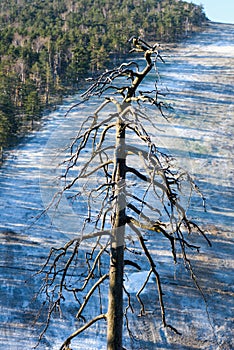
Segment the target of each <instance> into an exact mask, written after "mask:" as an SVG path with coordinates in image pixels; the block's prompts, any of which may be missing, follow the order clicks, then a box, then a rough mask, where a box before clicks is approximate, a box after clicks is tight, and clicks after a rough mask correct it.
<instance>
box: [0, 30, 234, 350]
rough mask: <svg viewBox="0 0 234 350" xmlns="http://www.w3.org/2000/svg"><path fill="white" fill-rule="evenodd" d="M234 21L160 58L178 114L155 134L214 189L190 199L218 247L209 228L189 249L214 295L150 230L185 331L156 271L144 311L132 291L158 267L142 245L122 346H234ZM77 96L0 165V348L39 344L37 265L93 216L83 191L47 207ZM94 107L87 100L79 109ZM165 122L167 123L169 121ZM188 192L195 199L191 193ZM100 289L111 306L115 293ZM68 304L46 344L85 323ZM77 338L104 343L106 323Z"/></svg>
mask: <svg viewBox="0 0 234 350" xmlns="http://www.w3.org/2000/svg"><path fill="white" fill-rule="evenodd" d="M233 32H234V26H233V25H228V26H227V25H222V24H211V27H210V28H208V29H206V31H205V32H203V33H202V34H197V36H195V37H194V38H191V39H188V40H187V42H185V43H182V44H179V45H178V46H177V47H175V48H173V49H171V51H170V57H168V63H167V64H166V65H165V66H163V65H162V66H160V69H161V68H162V73H161V75H162V77H161V81H162V82H163V84H162V89H165V86H168V88H169V90H170V94H168V96H167V99H168V101H169V102H170V103H171V104H172V105H173V106H174V108H175V115H176V117H174V119H173V120H172V121H171V123H169V124H168V123H167V122H166V121H164V120H163V119H157V126H158V127H159V131H158V134H157V141H158V142H160V146H161V148H162V149H164V150H167V151H168V152H169V153H170V154H172V155H177V156H178V157H179V162H180V165H181V166H183V167H185V168H187V169H189V170H190V171H191V172H192V174H193V175H194V176H195V177H196V178H197V183H198V185H199V186H200V189H201V190H202V191H203V192H204V194H205V197H206V198H207V212H206V213H204V212H203V211H202V210H201V209H200V204H201V202H200V200H198V199H196V200H195V199H194V200H192V202H191V209H190V210H189V214H190V215H192V217H193V218H194V219H197V220H198V222H200V223H201V224H202V226H203V227H205V228H206V229H207V230H208V236H209V239H210V240H211V241H212V247H211V248H209V247H207V245H206V242H204V240H203V239H202V237H197V236H196V237H195V238H194V242H195V241H196V242H197V241H198V243H199V245H200V246H201V250H200V254H199V255H196V254H191V257H190V258H191V261H192V263H193V264H194V266H195V271H196V273H197V275H198V278H199V283H200V285H201V287H202V288H203V291H204V295H205V297H206V300H207V303H205V302H204V300H203V298H202V297H201V294H200V293H199V292H198V291H197V290H196V288H195V287H194V284H193V282H192V281H191V279H190V276H189V275H188V274H187V273H186V272H185V271H184V267H183V264H182V262H180V261H179V263H178V264H177V265H173V261H172V258H171V255H170V247H168V245H167V242H166V241H165V240H164V239H163V238H161V237H160V239H159V236H158V234H157V235H152V234H151V235H150V234H148V235H147V239H148V241H147V244H148V246H149V248H150V251H151V253H152V254H153V256H154V258H155V261H156V266H157V269H158V271H159V273H160V275H161V276H162V286H163V292H164V294H165V307H166V313H167V319H168V321H169V322H170V323H171V324H172V325H173V326H175V327H177V328H178V330H180V331H181V332H182V336H177V335H175V334H174V333H172V332H170V331H169V330H165V329H164V328H163V327H162V326H161V318H160V310H159V305H158V300H157V298H158V296H157V288H156V284H155V279H154V277H153V276H151V277H150V281H149V284H148V286H147V288H146V289H145V291H144V292H143V293H142V299H143V300H144V303H145V305H146V311H147V314H146V316H144V317H138V316H137V315H138V313H139V311H140V306H139V305H138V303H137V301H136V299H135V298H134V295H135V294H136V292H137V291H138V289H139V287H141V286H142V284H143V283H144V280H145V278H146V276H147V274H148V270H149V266H148V265H147V263H146V261H142V260H141V257H140V256H139V257H138V258H136V262H137V263H138V264H141V267H142V270H141V271H137V272H136V270H134V269H132V270H130V269H129V270H128V271H127V272H126V275H125V286H126V289H127V290H128V291H129V292H130V291H131V296H132V303H133V306H134V307H135V313H134V314H131V312H128V317H129V323H130V325H131V329H132V332H133V335H134V337H135V338H133V339H130V338H129V337H128V334H127V330H126V325H125V328H124V342H125V347H126V348H127V349H129V350H130V349H178V350H190V349H207V350H208V349H209V350H210V349H211V350H218V349H220V350H230V349H232V348H234V344H233V296H234V292H233V275H234V271H233V266H234V262H233V88H232V84H233V76H234V72H233V67H234V58H233V43H232V40H233ZM162 53H163V52H162ZM220 57H221V58H220ZM220 72H221V73H222V74H221V73H220ZM152 83H153V77H149V82H148V84H149V85H150V84H152ZM147 88H148V89H149V87H147ZM74 102H77V96H74V97H72V98H70V99H68V100H67V101H66V102H65V103H64V105H63V106H60V108H58V109H57V110H56V111H55V112H53V113H51V114H50V115H49V116H47V117H46V118H45V119H44V121H43V126H42V128H41V130H40V131H38V132H35V133H33V134H32V135H29V136H28V137H27V138H26V139H25V140H24V142H23V143H22V144H21V145H19V147H17V148H16V149H15V150H12V151H10V152H9V154H8V159H7V161H6V162H5V163H4V164H3V166H2V168H1V169H0V207H1V213H0V253H1V254H0V266H1V272H0V282H1V283H0V308H1V314H0V349H5V348H7V349H9V350H17V349H24V348H25V349H32V348H33V347H34V346H35V344H36V342H37V338H38V334H39V332H40V330H41V329H42V325H41V324H40V323H39V324H34V319H35V316H36V314H37V311H38V309H39V308H40V307H41V299H40V298H39V299H36V300H34V296H35V294H36V293H37V291H38V288H39V284H38V279H36V278H34V277H33V275H34V273H35V272H36V271H38V269H39V267H40V266H41V265H42V263H43V262H44V259H45V258H46V256H47V254H48V251H49V249H50V247H51V246H57V244H58V242H59V244H62V242H66V241H67V239H68V238H70V237H72V235H73V234H74V232H76V231H77V226H79V225H80V222H82V219H83V217H84V213H85V210H86V207H85V204H84V202H83V201H82V198H81V202H80V203H81V205H80V208H79V210H78V211H76V210H77V208H76V209H74V207H72V206H71V205H70V202H69V201H68V200H67V198H66V197H65V196H63V197H62V199H61V207H60V208H62V209H61V210H62V211H60V212H57V214H56V213H55V211H51V212H48V214H47V215H43V216H41V213H42V211H43V209H44V208H45V206H47V205H48V203H49V202H50V200H51V197H53V194H54V193H55V191H57V189H58V186H60V184H59V182H56V180H57V179H58V176H59V175H60V172H61V170H60V169H59V168H57V167H56V166H55V164H56V162H57V161H58V159H59V160H61V159H62V157H63V155H64V151H62V152H60V151H59V150H61V148H63V149H64V147H65V145H66V142H67V140H68V139H69V138H71V137H73V136H74V132H76V130H77V128H78V125H79V123H80V122H81V118H80V114H79V115H78V114H77V113H78V112H79V110H77V109H76V110H74V111H73V112H72V113H71V115H70V117H69V118H67V119H66V120H64V114H65V113H66V111H67V109H68V108H69V106H71V105H72V104H73V103H74ZM95 104H96V101H94V102H92V104H91V103H90V105H89V106H88V108H91V107H92V106H95ZM87 110H88V109H87ZM85 113H86V112H85V110H84V109H82V115H85ZM162 129H163V130H164V129H165V130H166V131H165V132H160V130H162ZM133 141H134V140H133ZM49 149H50V150H52V151H53V154H54V156H55V157H54V158H52V157H51V153H50V154H49V153H48V150H49ZM51 169H52V171H53V174H52V173H51ZM48 181H49V182H48ZM140 190H141V189H140V188H139V186H135V187H134V191H140ZM184 200H185V201H188V196H186V193H185V196H184ZM58 213H60V214H58ZM56 215H57V216H56ZM64 217H66V219H64ZM67 217H69V220H68V219H67ZM25 282H26V283H25ZM103 298H104V305H106V298H107V297H106V296H105V295H104V296H103ZM126 300H127V298H125V302H126ZM64 310H65V311H64V314H63V318H62V319H60V318H59V317H54V319H53V321H52V324H51V326H50V328H49V330H48V333H47V334H46V336H45V338H44V340H43V341H42V343H41V344H40V346H39V348H38V349H44V350H47V349H50V350H55V349H58V347H59V345H61V343H62V341H63V340H64V339H65V337H66V336H68V335H69V334H71V333H72V332H73V331H74V330H75V329H76V328H77V327H78V326H79V325H80V324H79V323H78V321H75V320H74V318H73V317H72V316H71V315H72V314H74V310H73V304H72V302H71V301H69V303H68V305H67V306H66V307H65V309H64ZM207 311H208V313H207ZM97 312H98V306H97V299H96V298H94V300H92V301H91V306H90V308H89V310H88V314H89V315H90V316H92V315H94V314H96V313H97ZM72 348H74V349H76V348H77V349H79V350H85V349H87V348H88V349H90V350H94V349H105V348H106V345H105V323H104V324H103V323H97V324H95V325H93V326H92V327H91V328H90V330H87V331H86V332H85V333H84V334H83V335H82V336H81V337H79V339H77V340H76V341H74V343H73V346H72Z"/></svg>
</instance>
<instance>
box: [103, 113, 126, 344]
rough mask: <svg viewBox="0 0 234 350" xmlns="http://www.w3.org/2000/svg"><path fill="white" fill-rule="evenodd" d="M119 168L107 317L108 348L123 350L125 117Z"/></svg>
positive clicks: (118, 134)
mask: <svg viewBox="0 0 234 350" xmlns="http://www.w3.org/2000/svg"><path fill="white" fill-rule="evenodd" d="M115 151H116V153H115V167H114V171H113V181H114V182H115V187H114V190H113V198H114V200H115V208H114V210H113V217H112V232H113V236H112V242H111V255H110V272H109V304H108V317H107V349H108V350H120V349H122V328H123V273H124V235H125V224H126V214H125V206H126V198H125V196H126V195H125V173H126V151H125V125H124V123H123V122H122V120H121V118H118V120H117V123H116V147H115Z"/></svg>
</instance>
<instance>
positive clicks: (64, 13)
mask: <svg viewBox="0 0 234 350" xmlns="http://www.w3.org/2000/svg"><path fill="white" fill-rule="evenodd" d="M206 20H207V18H206V16H205V13H204V11H203V7H202V6H197V5H195V4H193V3H187V2H185V1H178V0H122V1H114V0H107V1H106V0H40V1H38V0H30V1H28V0H2V1H1V4H0V150H2V148H3V147H6V146H8V145H9V144H10V143H11V142H12V138H13V136H15V135H17V134H19V133H22V132H24V131H25V130H28V129H29V128H33V126H34V123H35V121H36V120H38V119H39V118H40V117H41V115H42V112H43V110H45V108H49V107H50V106H51V105H54V104H55V103H56V102H58V101H59V100H61V98H62V96H64V95H65V94H67V93H71V92H73V91H76V90H77V89H78V87H79V85H80V84H81V81H82V79H83V78H84V77H85V76H86V74H87V73H90V72H91V73H94V72H96V71H102V70H103V69H105V68H106V67H107V66H108V62H109V60H110V54H109V53H111V59H112V60H116V59H117V58H118V57H119V55H121V54H126V53H127V51H128V48H127V46H126V42H127V40H128V39H129V38H130V37H131V36H133V35H137V36H140V37H142V38H145V39H146V40H149V41H151V40H153V41H163V42H173V41H176V40H179V39H181V38H182V37H184V36H186V35H188V34H189V33H191V32H193V31H194V30H195V29H196V28H200V27H201V26H202V24H203V23H205V22H206Z"/></svg>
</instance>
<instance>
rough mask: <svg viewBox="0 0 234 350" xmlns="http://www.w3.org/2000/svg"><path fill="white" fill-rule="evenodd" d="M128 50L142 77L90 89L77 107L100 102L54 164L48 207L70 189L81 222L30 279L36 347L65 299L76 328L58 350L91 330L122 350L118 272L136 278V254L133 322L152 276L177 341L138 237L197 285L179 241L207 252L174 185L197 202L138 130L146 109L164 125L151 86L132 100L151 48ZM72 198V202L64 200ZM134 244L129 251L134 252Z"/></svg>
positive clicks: (117, 73)
mask: <svg viewBox="0 0 234 350" xmlns="http://www.w3.org/2000/svg"><path fill="white" fill-rule="evenodd" d="M130 42H131V43H132V50H131V52H139V53H143V55H144V62H145V64H144V67H143V68H140V67H139V66H138V64H137V63H136V62H134V61H131V62H128V63H123V64H121V65H120V66H119V67H118V68H115V69H113V70H108V71H106V72H104V73H103V74H101V75H100V76H99V77H98V78H96V79H92V84H91V86H90V88H89V89H88V90H87V91H86V92H85V93H84V94H83V95H82V97H83V99H84V100H88V99H90V98H91V97H93V96H98V97H103V96H104V97H103V102H102V103H101V104H100V105H99V106H98V108H97V109H96V110H95V111H94V113H93V115H91V116H89V117H87V119H86V120H85V121H84V122H83V123H82V125H81V128H80V130H79V131H78V134H77V136H76V138H75V139H74V140H72V143H71V145H70V155H69V157H68V158H67V159H66V160H64V163H63V165H64V166H65V172H64V174H63V176H62V180H63V181H64V185H63V190H62V191H61V192H60V193H58V194H57V195H56V196H55V197H54V198H53V200H52V202H53V204H54V203H57V202H58V201H59V198H60V196H61V195H63V194H64V193H66V192H69V191H70V190H71V189H73V188H75V186H76V185H77V184H79V186H81V187H82V186H83V187H82V191H83V195H86V198H87V215H86V218H85V220H84V222H83V227H82V229H81V230H80V232H78V233H77V237H75V238H73V239H71V240H70V241H69V242H67V243H66V244H65V245H64V246H60V247H58V248H52V249H51V251H50V253H49V255H48V259H47V260H46V262H45V264H44V265H43V267H42V269H41V270H40V272H39V273H40V274H44V279H43V285H42V288H41V292H44V293H45V294H46V296H47V301H48V305H49V311H48V317H47V321H46V324H45V328H44V329H43V331H42V333H41V336H40V338H41V337H42V336H43V335H44V333H45V332H46V330H47V328H48V326H49V323H50V319H51V316H52V314H53V312H54V311H55V310H61V308H62V303H63V302H64V295H65V294H67V293H70V294H71V295H72V296H73V297H74V300H75V301H76V302H77V308H78V310H77V314H76V318H77V319H79V320H81V321H82V322H83V324H82V326H81V327H80V328H79V329H77V330H75V331H74V332H73V333H71V335H70V336H69V337H67V339H65V341H64V343H63V344H62V345H61V347H60V350H68V349H70V345H71V342H72V340H73V339H74V338H75V337H77V336H78V335H79V334H80V333H81V332H83V331H85V330H86V329H87V328H89V327H90V326H91V325H92V324H94V323H95V322H97V321H100V320H106V321H107V349H109V350H119V349H122V348H123V341H122V328H123V318H124V316H125V317H127V312H124V303H123V293H126V294H127V300H128V305H127V307H126V310H127V309H132V305H131V295H130V293H129V292H128V291H127V290H126V288H125V286H124V273H125V268H127V267H128V266H130V267H131V268H135V269H137V270H140V269H141V267H140V265H139V263H138V260H137V261H136V260H135V257H136V255H137V254H139V250H140V249H141V254H142V255H143V256H144V257H146V259H147V260H148V265H149V270H148V274H147V276H146V279H145V281H144V283H143V285H142V287H141V288H140V289H139V291H138V293H137V299H138V301H139V304H140V308H141V310H140V314H141V315H144V313H145V305H144V303H143V301H142V299H141V293H142V291H143V290H144V289H145V287H146V285H147V283H148V281H149V279H150V276H151V275H154V276H155V278H156V283H157V289H158V298H159V304H160V308H161V316H162V323H163V325H164V326H165V327H169V328H170V329H172V330H173V331H174V332H176V333H179V332H178V331H177V329H176V328H175V327H174V326H172V325H170V324H168V322H167V319H166V315H165V308H164V299H163V291H162V285H161V281H160V275H159V273H158V271H157V267H156V263H155V262H154V259H153V257H152V254H151V252H150V250H151V249H150V247H149V246H147V240H146V237H147V231H154V232H157V233H158V235H159V236H158V239H160V235H162V236H164V237H165V238H166V239H167V240H168V242H169V243H170V246H171V252H172V256H173V259H174V262H176V261H177V255H178V251H179V252H180V254H181V255H182V257H183V260H184V263H185V266H186V268H187V269H188V270H189V271H190V274H191V277H192V279H193V280H194V282H195V284H196V286H197V288H199V285H198V283H197V279H196V276H195V273H194V271H193V268H192V266H191V263H190V260H189V258H188V253H187V252H188V250H190V249H192V250H195V251H196V250H197V251H199V247H198V246H197V245H194V244H193V243H191V242H190V240H189V235H190V234H191V233H192V232H197V233H198V234H201V235H202V236H204V238H205V239H206V240H207V242H208V244H209V245H210V242H209V240H208V238H207V237H206V235H205V233H204V232H203V230H202V229H201V228H200V227H199V226H198V225H197V224H196V223H195V222H193V221H191V220H190V219H189V218H188V217H187V215H186V209H185V208H184V207H183V205H182V204H181V201H180V191H181V188H182V186H183V182H186V183H189V186H190V191H191V193H192V192H193V191H195V192H198V194H200V193H199V190H198V188H197V186H196V185H195V184H194V182H193V181H192V179H191V177H190V175H189V174H188V173H187V172H186V171H184V170H182V169H176V168H175V165H174V162H173V161H172V160H171V159H170V157H169V156H167V155H166V154H165V153H163V152H161V151H160V150H159V148H158V147H157V144H155V143H154V142H153V141H152V137H151V135H150V132H149V131H148V130H147V125H148V126H150V128H151V129H152V130H155V128H156V127H155V124H154V118H153V116H149V115H148V113H146V111H145V109H144V108H143V106H144V105H145V104H146V105H150V106H151V107H154V108H155V110H156V111H159V115H161V116H162V117H166V116H165V113H166V111H167V108H168V106H167V104H166V103H164V102H163V101H162V97H161V95H160V91H158V88H157V84H155V89H154V90H153V91H140V90H139V88H140V86H141V84H142V82H143V80H144V78H145V77H146V76H147V74H148V73H149V72H150V71H151V70H152V69H153V68H154V67H155V66H156V64H157V61H158V60H161V61H163V59H162V57H161V55H160V53H159V51H158V50H159V47H158V45H154V46H151V45H148V44H147V43H146V42H144V41H143V40H142V39H139V38H135V37H133V38H131V39H130ZM78 105H79V104H78ZM74 107H75V106H73V107H72V108H74ZM151 110H152V109H151ZM69 112H70V111H68V113H69ZM148 129H149V128H148ZM87 149H88V150H89V153H88V155H87ZM85 152H86V153H85ZM70 174H71V176H70ZM74 174H75V175H74ZM87 179H89V182H88V185H87V183H86V181H87ZM135 183H138V184H140V188H138V190H137V191H135V192H134V191H133V190H132V188H133V187H134V185H135ZM79 195H80V193H75V194H73V199H77V198H78V197H79ZM190 195H191V194H190ZM77 230H78V228H77ZM89 240H90V241H91V242H92V248H90V251H89V252H87V253H86V261H85V263H86V267H87V269H86V272H83V274H82V278H83V281H82V283H81V282H80V283H81V284H80V285H78V282H77V278H75V279H72V278H71V276H74V275H75V276H76V277H77V276H78V275H79V273H81V269H80V271H79V270H78V268H77V266H78V263H79V258H78V254H79V251H80V250H81V249H82V245H83V244H85V242H87V241H89ZM136 242H137V243H136ZM135 244H138V247H139V249H138V250H137V251H136V249H135ZM177 247H178V248H177ZM126 252H127V253H128V254H127V255H126ZM106 255H107V256H109V258H108V259H109V264H107V263H106V261H107V259H106V258H105V256H106ZM103 261H104V263H103V264H102V262H103ZM82 271H83V270H82ZM107 280H109V287H108V289H109V294H108V307H107V306H106V305H102V301H101V296H102V286H106V281H107ZM199 289H200V288H199ZM200 291H201V290H200ZM95 293H99V296H100V314H98V315H95V316H94V317H93V318H92V319H90V320H86V318H85V314H84V313H85V309H86V307H87V305H88V303H89V301H90V298H91V297H92V296H93V295H94V294H95ZM201 293H202V291H201ZM129 331H130V330H129ZM130 334H131V333H130Z"/></svg>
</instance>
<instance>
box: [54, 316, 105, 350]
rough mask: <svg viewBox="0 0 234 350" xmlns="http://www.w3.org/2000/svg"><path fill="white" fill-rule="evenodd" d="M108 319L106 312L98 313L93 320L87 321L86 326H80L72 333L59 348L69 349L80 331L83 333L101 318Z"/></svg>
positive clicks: (61, 349)
mask: <svg viewBox="0 0 234 350" xmlns="http://www.w3.org/2000/svg"><path fill="white" fill-rule="evenodd" d="M103 319H104V320H106V319H107V315H106V314H101V315H98V316H96V317H94V318H93V319H92V320H90V321H89V322H87V323H86V324H85V325H84V326H82V327H80V328H79V329H77V330H76V331H75V332H74V333H72V334H71V335H70V336H69V337H68V338H67V339H66V340H65V341H64V342H63V344H62V346H61V347H60V348H59V350H67V348H68V347H69V345H70V343H71V340H72V339H74V338H75V337H77V336H78V335H79V334H80V333H82V332H83V331H85V330H86V329H87V328H89V327H91V326H92V325H93V324H94V323H96V322H97V321H100V320H103Z"/></svg>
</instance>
